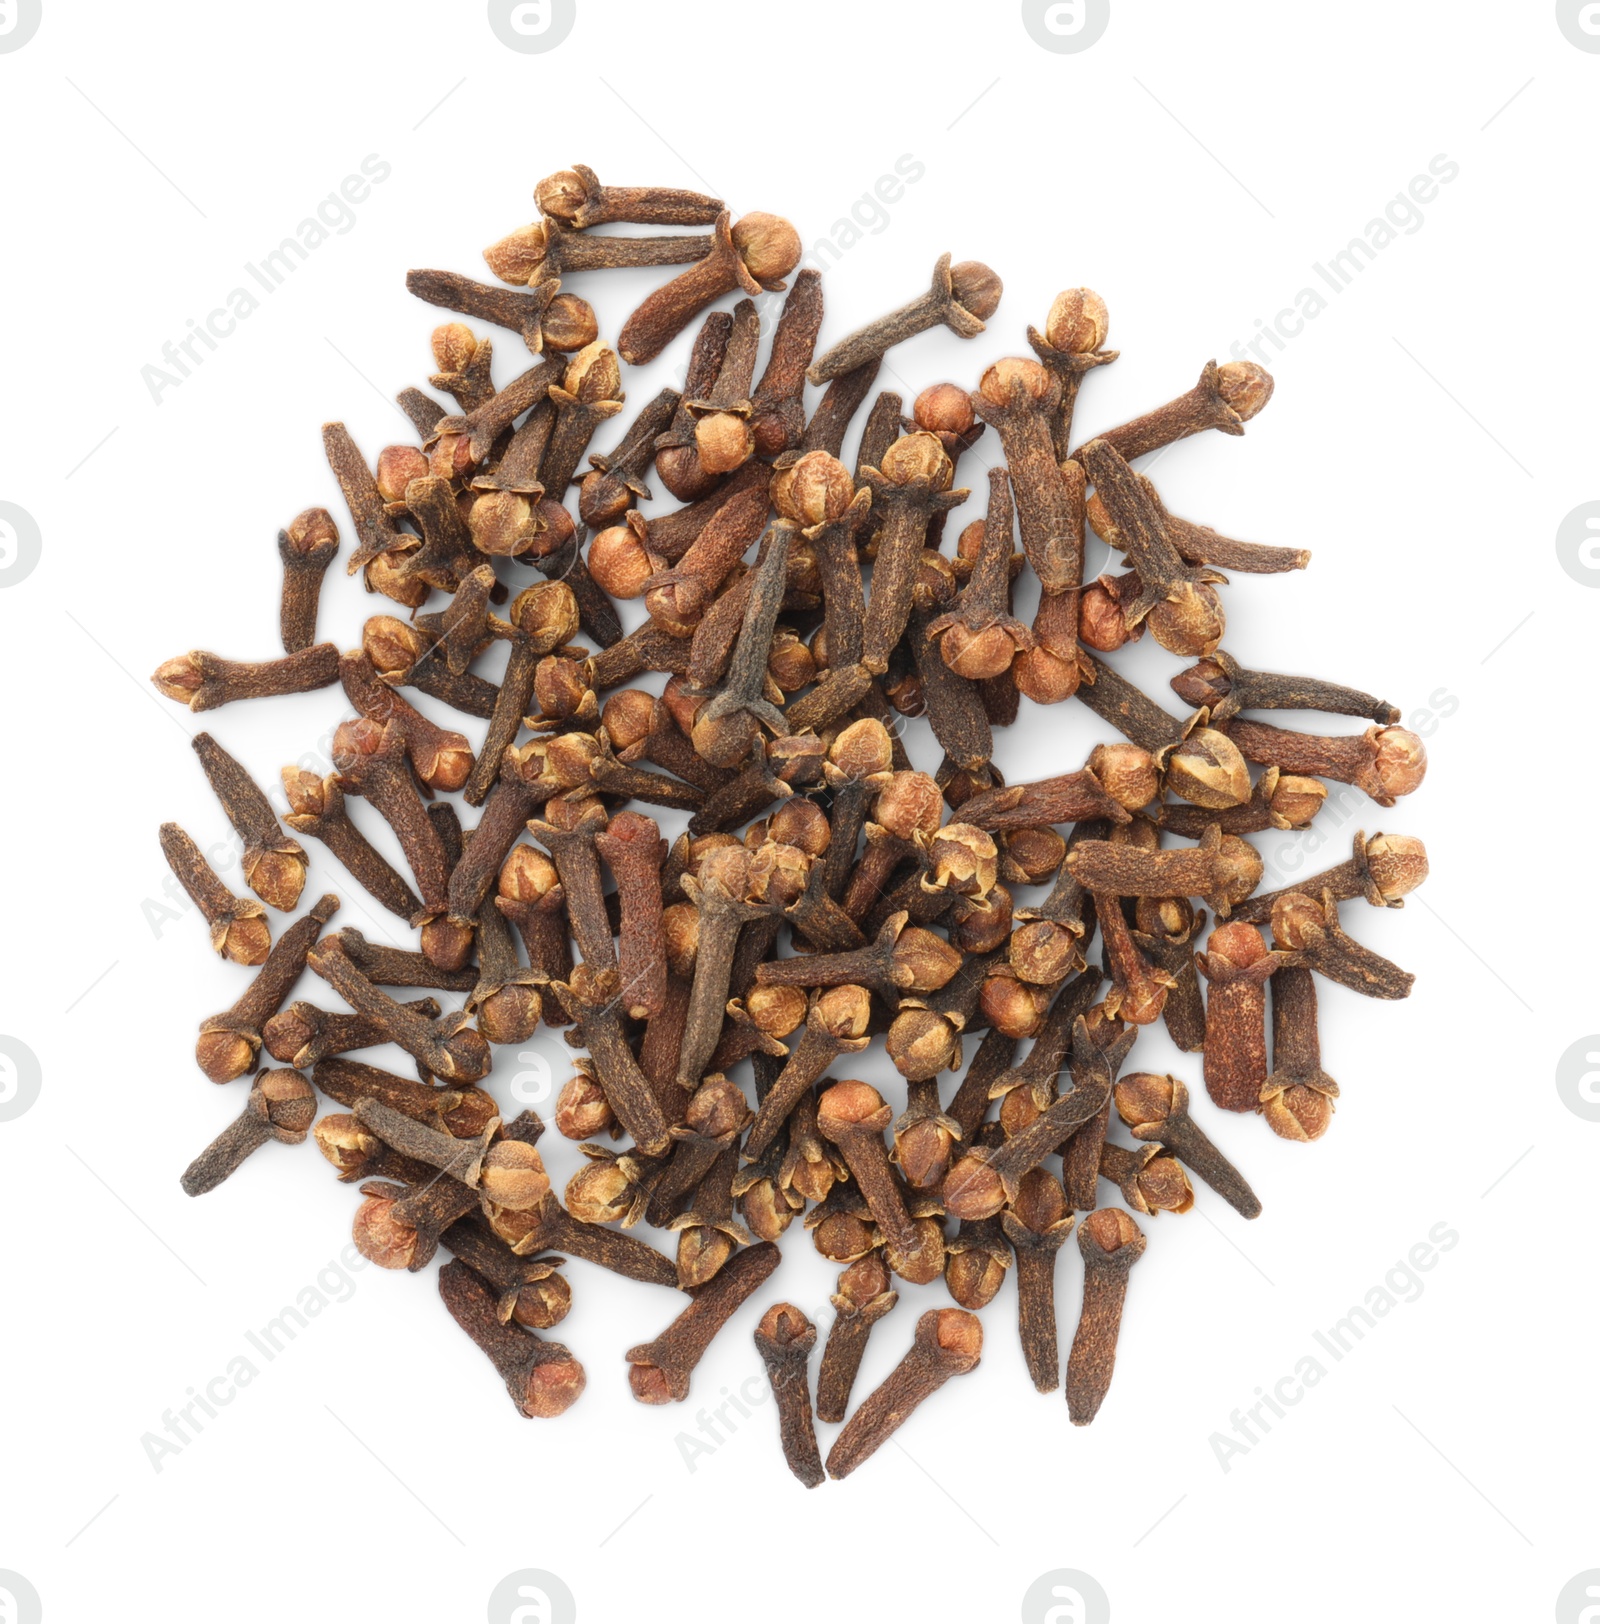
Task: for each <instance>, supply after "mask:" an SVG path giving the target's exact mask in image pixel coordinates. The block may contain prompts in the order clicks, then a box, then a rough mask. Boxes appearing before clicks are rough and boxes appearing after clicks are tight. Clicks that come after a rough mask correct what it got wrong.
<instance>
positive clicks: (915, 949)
mask: <svg viewBox="0 0 1600 1624" xmlns="http://www.w3.org/2000/svg"><path fill="white" fill-rule="evenodd" d="M965 957H966V955H965V954H963V953H962V951H961V949H960V948H958V947H953V946H952V945H951V944H950V943H949V942H947V941H946V940H945V939H944V937H942V936H936V935H934V933H933V932H932V931H931V930H924V929H923V928H922V926H920V925H912V926H910V927H909V928H908V929H906V930H903V931H901V933H900V938H899V940H898V941H897V942H896V943H895V944H894V958H893V963H892V966H891V968H890V972H889V979H890V980H891V981H893V982H894V984H895V986H897V987H899V988H901V989H902V990H904V991H907V992H937V991H938V990H939V989H940V988H941V987H943V986H945V985H947V984H948V983H949V981H950V979H951V978H952V977H953V976H954V975H955V973H956V971H957V970H959V969H960V968H961V966H962V963H963V962H964V960H965Z"/></svg>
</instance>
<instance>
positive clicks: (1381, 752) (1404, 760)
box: [1367, 727, 1428, 800]
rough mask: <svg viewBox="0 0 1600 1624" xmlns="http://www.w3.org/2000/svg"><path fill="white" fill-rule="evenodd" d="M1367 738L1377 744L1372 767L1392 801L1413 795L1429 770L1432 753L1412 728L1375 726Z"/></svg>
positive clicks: (1384, 792) (1379, 782) (1384, 791)
mask: <svg viewBox="0 0 1600 1624" xmlns="http://www.w3.org/2000/svg"><path fill="white" fill-rule="evenodd" d="M1367 737H1368V738H1369V739H1370V740H1371V741H1372V743H1373V744H1374V745H1375V746H1376V747H1377V752H1378V753H1377V757H1376V759H1375V760H1374V761H1373V763H1372V770H1373V772H1374V774H1376V776H1377V780H1378V784H1379V786H1380V787H1381V789H1382V792H1383V794H1385V795H1386V796H1388V797H1389V798H1390V799H1391V800H1398V799H1399V798H1400V796H1402V795H1409V794H1410V793H1411V792H1412V791H1413V790H1414V789H1416V788H1418V787H1419V786H1420V785H1421V783H1422V780H1423V779H1424V778H1425V777H1426V776H1427V772H1428V752H1427V750H1426V748H1425V747H1424V745H1423V743H1422V740H1421V739H1419V738H1418V737H1417V735H1416V734H1415V733H1413V732H1411V730H1410V729H1409V728H1404V727H1375V728H1373V729H1372V731H1371V732H1370V733H1368V734H1367Z"/></svg>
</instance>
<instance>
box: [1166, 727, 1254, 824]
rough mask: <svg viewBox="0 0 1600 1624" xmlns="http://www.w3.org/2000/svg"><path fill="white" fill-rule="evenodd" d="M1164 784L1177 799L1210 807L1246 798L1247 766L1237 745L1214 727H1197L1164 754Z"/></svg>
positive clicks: (1216, 808) (1221, 807)
mask: <svg viewBox="0 0 1600 1624" xmlns="http://www.w3.org/2000/svg"><path fill="white" fill-rule="evenodd" d="M1166 772H1167V788H1168V789H1169V790H1170V791H1171V792H1172V793H1173V794H1174V795H1176V796H1178V798H1179V799H1180V800H1185V801H1188V802H1190V804H1191V805H1194V806H1203V807H1206V808H1208V809H1210V810H1211V811H1216V812H1220V811H1225V810H1226V809H1227V808H1228V807H1230V806H1243V805H1244V804H1245V802H1246V801H1248V800H1249V799H1250V769H1249V768H1248V767H1247V766H1246V765H1245V759H1244V757H1243V756H1242V755H1241V754H1240V753H1239V747H1238V745H1236V744H1235V743H1234V742H1233V740H1232V739H1230V738H1229V737H1228V736H1227V735H1226V734H1225V733H1219V732H1218V731H1217V730H1216V729H1215V728H1211V727H1197V728H1196V729H1195V730H1194V731H1193V732H1192V733H1191V734H1190V735H1189V736H1188V738H1186V739H1185V740H1184V741H1183V742H1182V743H1181V744H1179V745H1178V746H1177V748H1176V749H1174V750H1173V752H1172V753H1171V755H1169V756H1168V757H1167V763H1166Z"/></svg>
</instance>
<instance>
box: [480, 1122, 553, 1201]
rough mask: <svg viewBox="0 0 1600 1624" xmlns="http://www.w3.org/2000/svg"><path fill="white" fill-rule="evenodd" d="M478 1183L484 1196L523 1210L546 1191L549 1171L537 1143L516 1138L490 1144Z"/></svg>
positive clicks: (544, 1194)
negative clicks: (530, 1143) (532, 1143)
mask: <svg viewBox="0 0 1600 1624" xmlns="http://www.w3.org/2000/svg"><path fill="white" fill-rule="evenodd" d="M479 1184H480V1187H481V1188H482V1190H483V1194H484V1198H485V1199H486V1200H488V1201H492V1202H493V1203H494V1204H495V1206H497V1207H507V1208H509V1209H510V1210H511V1211H512V1212H527V1211H529V1210H530V1209H531V1208H533V1207H537V1206H538V1205H539V1203H540V1202H541V1201H543V1200H544V1198H545V1197H546V1196H547V1195H548V1194H549V1193H550V1175H549V1174H548V1173H546V1172H545V1170H544V1160H543V1158H542V1157H541V1156H540V1155H539V1152H538V1149H537V1147H536V1146H533V1145H526V1144H523V1143H522V1141H521V1140H519V1139H507V1140H503V1141H502V1142H501V1143H500V1144H498V1145H492V1146H490V1148H489V1152H488V1154H487V1155H486V1156H485V1157H484V1158H483V1171H482V1174H481V1176H480V1179H479Z"/></svg>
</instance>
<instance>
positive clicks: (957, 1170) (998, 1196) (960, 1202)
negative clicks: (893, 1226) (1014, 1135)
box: [941, 1088, 1028, 1222]
mask: <svg viewBox="0 0 1600 1624" xmlns="http://www.w3.org/2000/svg"><path fill="white" fill-rule="evenodd" d="M1027 1093H1028V1090H1027V1089H1025V1088H1018V1089H1013V1090H1012V1092H1011V1093H1010V1094H1008V1095H1007V1096H1006V1102H1007V1104H1009V1103H1010V1102H1011V1100H1012V1099H1013V1098H1015V1097H1016V1096H1017V1095H1022V1096H1024V1097H1026V1095H1027ZM941 1194H942V1196H943V1198H944V1208H945V1211H946V1212H948V1213H949V1214H950V1216H951V1217H952V1218H959V1219H961V1220H962V1221H963V1222H976V1221H977V1220H978V1219H980V1218H992V1217H994V1215H995V1214H996V1213H997V1212H999V1211H1000V1209H1001V1208H1002V1207H1003V1206H1005V1204H1006V1192H1005V1186H1004V1185H1003V1184H1002V1183H1001V1182H1000V1175H999V1174H998V1173H997V1172H995V1170H994V1169H993V1168H992V1167H990V1165H989V1163H988V1161H987V1160H986V1159H985V1158H984V1157H982V1156H977V1155H968V1156H963V1157H962V1158H961V1160H960V1161H959V1162H957V1163H956V1165H955V1166H954V1167H952V1168H951V1169H950V1171H949V1173H948V1174H947V1175H946V1176H945V1181H944V1187H943V1189H942V1191H941Z"/></svg>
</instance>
